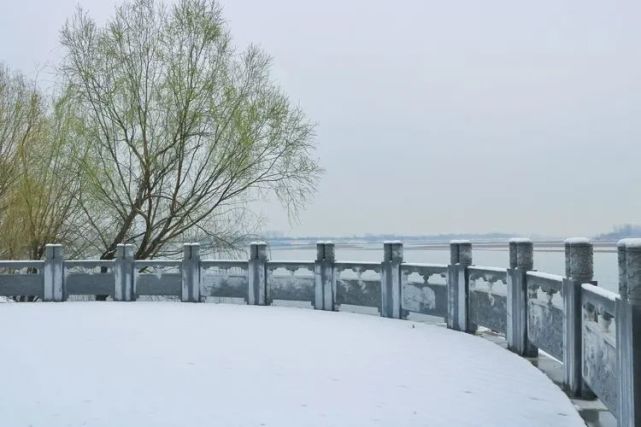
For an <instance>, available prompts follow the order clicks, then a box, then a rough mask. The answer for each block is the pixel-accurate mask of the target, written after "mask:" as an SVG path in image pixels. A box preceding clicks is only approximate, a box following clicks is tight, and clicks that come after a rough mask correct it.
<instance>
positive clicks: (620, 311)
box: [616, 239, 641, 427]
mask: <svg viewBox="0 0 641 427" xmlns="http://www.w3.org/2000/svg"><path fill="white" fill-rule="evenodd" d="M618 255H619V295H620V299H619V301H618V302H617V313H616V317H617V318H616V321H617V323H616V332H617V352H618V362H619V405H618V406H619V407H618V409H619V410H618V417H617V421H618V423H617V424H618V425H619V426H620V427H639V426H641V239H624V240H621V241H620V242H619V244H618Z"/></svg>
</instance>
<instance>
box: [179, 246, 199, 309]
mask: <svg viewBox="0 0 641 427" xmlns="http://www.w3.org/2000/svg"><path fill="white" fill-rule="evenodd" d="M181 300H182V301H183V302H200V245H199V244H198V243H185V245H184V246H183V261H182V296H181Z"/></svg>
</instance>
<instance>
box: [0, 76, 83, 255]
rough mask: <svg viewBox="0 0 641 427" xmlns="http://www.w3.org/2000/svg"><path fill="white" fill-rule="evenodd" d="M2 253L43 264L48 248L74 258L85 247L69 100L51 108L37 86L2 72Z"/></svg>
mask: <svg viewBox="0 0 641 427" xmlns="http://www.w3.org/2000/svg"><path fill="white" fill-rule="evenodd" d="M0 105H1V107H0V248H1V250H2V254H1V255H2V256H4V257H8V258H31V259H39V258H41V257H42V256H43V254H44V248H45V245H46V244H47V243H51V242H58V243H63V244H65V245H66V246H67V248H68V251H69V252H70V253H71V254H73V252H74V250H77V249H80V248H81V246H79V245H81V244H82V241H81V240H80V239H78V237H77V236H78V235H79V234H81V232H82V231H81V228H80V226H81V224H82V223H81V221H80V219H81V218H80V213H81V211H80V209H79V203H78V202H79V193H80V178H79V172H80V169H79V166H78V162H77V159H79V158H82V153H77V152H76V145H75V144H76V142H77V140H76V139H75V138H74V137H75V135H74V132H73V128H74V127H77V126H75V125H74V120H75V115H73V114H70V108H69V107H70V105H71V104H70V103H69V102H68V97H59V98H58V100H57V101H55V102H48V101H47V100H46V99H45V97H44V96H43V95H42V93H41V92H40V91H39V90H38V89H37V88H36V86H35V84H29V83H26V81H25V79H24V78H23V77H22V76H20V75H19V74H13V75H12V74H11V73H10V72H9V71H8V70H7V69H6V68H2V69H0Z"/></svg>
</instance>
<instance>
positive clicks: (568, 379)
mask: <svg viewBox="0 0 641 427" xmlns="http://www.w3.org/2000/svg"><path fill="white" fill-rule="evenodd" d="M592 279H593V249H592V243H590V241H589V240H588V239H586V238H583V237H577V238H573V239H567V240H566V241H565V279H564V280H563V305H564V306H563V311H564V313H565V316H563V348H564V352H563V368H564V370H565V375H564V384H565V387H566V388H567V391H568V393H570V395H572V396H574V397H581V398H585V399H588V398H593V397H594V394H593V393H592V391H591V390H590V388H589V387H588V386H587V384H585V382H584V381H583V375H582V373H581V370H582V366H583V346H582V342H581V337H582V333H583V308H582V306H581V285H582V284H583V283H592V284H595V285H596V282H594V281H593V280H592Z"/></svg>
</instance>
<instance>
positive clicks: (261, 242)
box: [250, 240, 267, 245]
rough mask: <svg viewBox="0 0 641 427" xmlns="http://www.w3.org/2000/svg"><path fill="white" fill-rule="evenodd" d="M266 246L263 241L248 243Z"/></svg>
mask: <svg viewBox="0 0 641 427" xmlns="http://www.w3.org/2000/svg"><path fill="white" fill-rule="evenodd" d="M266 244H267V242H265V241H263V240H256V241H254V242H251V243H250V245H266Z"/></svg>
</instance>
